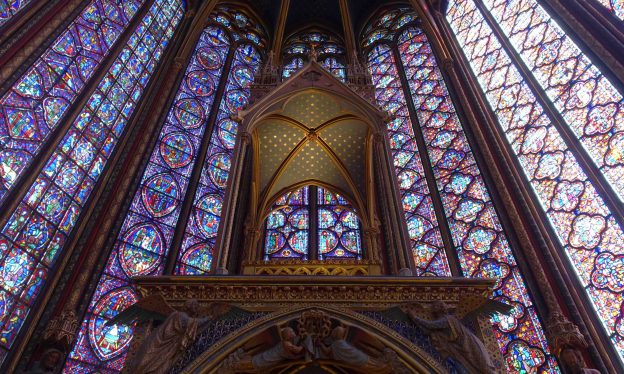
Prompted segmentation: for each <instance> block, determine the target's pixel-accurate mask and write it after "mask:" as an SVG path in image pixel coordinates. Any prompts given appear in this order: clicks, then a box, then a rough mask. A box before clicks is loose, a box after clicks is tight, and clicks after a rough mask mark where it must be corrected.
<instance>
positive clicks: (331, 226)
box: [317, 187, 362, 260]
mask: <svg viewBox="0 0 624 374" xmlns="http://www.w3.org/2000/svg"><path fill="white" fill-rule="evenodd" d="M317 207H318V213H317V215H318V246H319V247H318V254H319V259H320V260H324V259H335V258H357V259H361V258H362V238H361V234H360V221H359V220H358V217H357V215H356V214H355V210H354V209H353V207H352V206H351V204H349V202H348V201H347V200H346V199H344V198H343V197H342V196H340V195H338V194H334V193H332V192H331V191H329V190H327V189H324V188H321V187H319V188H318V190H317Z"/></svg>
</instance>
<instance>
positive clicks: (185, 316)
mask: <svg viewBox="0 0 624 374" xmlns="http://www.w3.org/2000/svg"><path fill="white" fill-rule="evenodd" d="M198 315H199V303H198V302H197V300H189V301H187V302H186V303H185V311H177V310H176V311H174V312H172V313H171V314H169V316H168V317H167V319H165V321H164V322H163V323H162V324H161V325H160V326H158V327H157V328H156V329H154V331H153V332H152V333H151V334H150V335H149V336H147V337H146V338H145V340H144V341H143V345H142V346H141V348H140V349H139V351H138V352H137V361H136V366H135V367H134V371H135V372H136V373H145V374H147V373H150V374H152V373H153V374H160V373H163V374H164V373H167V372H169V369H170V368H171V365H173V363H175V361H176V360H177V358H178V357H179V355H180V354H182V353H183V352H184V351H185V350H186V349H187V348H188V347H189V346H190V345H191V344H192V343H193V342H194V341H195V337H196V336H197V331H198V326H199V325H201V324H203V323H204V322H206V321H207V320H208V319H209V317H203V318H199V317H198Z"/></svg>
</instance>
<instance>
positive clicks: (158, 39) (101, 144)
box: [0, 0, 182, 352]
mask: <svg viewBox="0 0 624 374" xmlns="http://www.w3.org/2000/svg"><path fill="white" fill-rule="evenodd" d="M181 19H182V6H181V4H180V3H175V2H169V1H165V0H160V1H157V2H155V3H154V5H152V7H151V8H150V10H149V12H148V13H147V14H146V15H145V17H144V18H143V19H142V20H141V23H140V25H139V26H138V27H137V29H136V30H135V32H134V33H133V34H132V36H131V37H130V39H129V41H128V43H127V45H126V46H125V48H124V49H123V50H122V52H121V53H120V55H119V56H118V57H117V59H116V60H114V62H113V65H112V67H111V68H110V70H109V73H108V75H107V76H106V77H105V78H104V79H103V80H102V81H101V82H100V84H99V85H98V86H97V88H96V90H95V92H94V93H93V94H92V95H91V97H90V98H89V100H88V101H87V104H86V105H85V107H84V108H83V109H82V111H81V112H80V114H79V115H78V117H77V118H76V120H75V121H74V122H73V123H72V124H71V127H70V129H69V131H68V132H67V134H66V135H65V137H64V138H63V139H62V140H61V143H60V144H59V146H58V147H57V149H56V150H55V151H54V153H53V154H52V156H51V157H50V159H49V160H48V162H47V163H46V164H45V166H44V168H43V170H42V172H41V174H40V175H39V176H38V177H37V179H36V181H35V183H34V184H33V185H32V187H31V188H30V189H29V190H28V192H27V193H26V196H25V197H24V199H23V200H22V201H21V202H20V203H19V205H18V207H17V208H16V210H15V211H14V212H13V214H12V215H11V217H10V218H9V221H8V222H7V224H6V225H5V226H4V227H3V228H2V231H1V234H0V247H2V257H1V258H0V310H1V311H2V320H1V323H2V325H1V328H2V330H1V331H2V340H1V342H0V352H5V349H8V348H10V346H11V344H12V342H13V341H14V339H15V337H16V334H17V333H18V332H19V329H20V326H21V324H22V323H23V322H24V319H25V318H26V316H27V314H28V311H29V309H30V307H31V306H32V305H33V303H34V301H35V299H36V297H37V296H38V294H39V292H40V290H41V288H42V286H43V284H44V282H45V280H46V278H47V275H48V272H49V269H50V268H51V267H52V266H53V265H54V261H55V260H56V259H57V257H58V255H59V253H60V252H61V251H62V249H63V247H64V245H65V241H66V240H67V238H68V237H69V235H70V233H71V232H72V230H73V228H74V227H75V225H76V223H77V221H78V216H79V215H80V212H81V211H82V209H83V208H84V207H85V205H86V202H87V200H88V198H89V195H90V193H91V192H92V190H93V188H94V187H95V184H96V183H97V181H98V179H99V177H100V175H101V174H102V171H103V169H104V166H105V165H106V162H107V160H108V158H109V157H110V155H111V154H112V152H113V150H114V149H115V146H116V145H117V143H118V140H119V138H120V136H121V135H122V133H123V130H124V127H125V125H126V123H127V121H128V118H129V117H130V116H131V115H132V113H133V111H134V109H135V107H136V104H137V102H138V100H139V99H140V97H141V93H142V91H143V89H144V88H145V86H146V84H147V82H148V80H149V77H150V76H151V74H152V73H153V72H154V70H155V68H156V66H157V63H158V61H159V59H160V57H161V56H162V53H163V50H164V48H165V47H166V46H167V43H168V42H169V40H170V39H171V37H172V36H173V31H174V30H175V27H176V26H177V24H178V23H179V21H180V20H181Z"/></svg>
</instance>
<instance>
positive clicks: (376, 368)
mask: <svg viewBox="0 0 624 374" xmlns="http://www.w3.org/2000/svg"><path fill="white" fill-rule="evenodd" d="M330 337H331V340H332V342H331V344H330V345H326V344H325V343H323V342H322V341H321V340H320V339H319V340H317V341H316V345H317V346H318V347H319V348H320V350H321V352H322V353H323V355H324V356H325V357H328V358H331V359H334V360H336V361H338V362H343V363H345V364H347V365H349V366H352V367H354V368H357V370H358V372H363V373H367V374H386V373H395V372H397V371H396V370H393V369H394V368H393V365H392V364H391V363H390V362H386V360H382V359H378V358H375V357H371V356H369V355H368V354H366V353H364V352H362V351H361V350H360V349H358V348H356V347H354V346H353V344H351V343H349V342H348V341H347V340H346V338H347V329H346V328H345V327H344V326H336V327H334V329H333V330H332V332H331V335H330ZM384 353H388V352H384ZM394 359H396V358H394Z"/></svg>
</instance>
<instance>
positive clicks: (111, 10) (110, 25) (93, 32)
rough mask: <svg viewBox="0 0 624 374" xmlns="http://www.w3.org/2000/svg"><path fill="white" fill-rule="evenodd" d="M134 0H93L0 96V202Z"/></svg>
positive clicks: (77, 90)
mask: <svg viewBox="0 0 624 374" xmlns="http://www.w3.org/2000/svg"><path fill="white" fill-rule="evenodd" d="M141 4H143V1H140V0H130V1H105V0H93V1H91V2H90V3H89V4H88V5H87V6H86V7H85V8H84V10H83V11H82V12H81V13H80V15H79V16H78V17H76V19H74V20H73V21H72V23H71V24H70V25H69V26H68V27H67V29H66V30H65V31H63V33H61V35H60V36H59V37H58V38H57V39H56V40H55V41H54V42H53V43H52V45H51V46H50V47H49V48H48V49H47V50H46V51H45V52H44V53H43V54H42V55H41V57H39V58H38V59H37V60H36V61H35V63H34V64H33V65H32V66H31V67H30V68H29V69H28V70H27V71H26V73H24V75H22V76H21V77H20V78H19V79H18V80H17V81H16V82H15V84H13V86H12V87H11V89H10V90H9V91H8V92H6V93H5V94H4V96H2V97H1V98H0V202H2V201H4V196H5V195H6V193H7V192H8V191H9V190H10V189H11V188H12V187H13V186H14V185H15V182H16V181H17V180H18V178H19V177H20V176H21V175H22V174H23V172H24V170H26V168H27V167H28V166H29V165H30V163H31V161H32V159H33V158H34V157H35V156H36V155H37V153H39V151H40V150H41V147H42V146H43V145H44V144H45V142H46V140H47V139H48V138H49V137H50V136H51V134H52V133H53V132H54V130H55V129H56V128H57V127H58V126H59V124H60V122H61V119H62V118H63V116H64V115H65V114H66V112H67V110H68V109H69V108H70V106H71V104H72V103H73V102H74V101H75V100H76V98H77V97H78V95H79V94H80V93H81V92H82V91H83V89H84V88H85V85H86V84H87V83H88V82H89V79H90V78H91V77H92V76H93V74H94V72H95V70H96V69H97V68H98V66H99V65H100V63H101V62H102V61H103V59H104V57H105V56H106V55H107V54H108V53H109V51H110V49H111V47H112V46H113V44H114V43H115V41H116V40H117V38H118V37H119V35H121V33H122V32H123V31H124V29H125V28H126V26H127V25H128V23H129V22H130V20H131V19H132V17H133V16H134V15H135V14H136V12H137V11H138V9H139V7H140V6H141Z"/></svg>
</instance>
